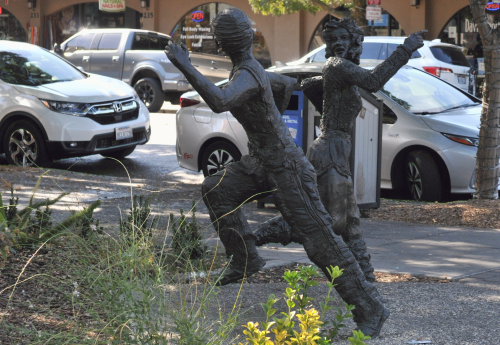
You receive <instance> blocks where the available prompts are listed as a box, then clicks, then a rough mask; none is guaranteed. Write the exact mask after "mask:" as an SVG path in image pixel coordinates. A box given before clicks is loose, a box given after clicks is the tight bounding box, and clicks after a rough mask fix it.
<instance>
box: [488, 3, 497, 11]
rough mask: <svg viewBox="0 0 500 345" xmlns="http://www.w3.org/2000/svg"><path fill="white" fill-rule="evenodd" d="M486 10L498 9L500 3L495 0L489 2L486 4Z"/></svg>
mask: <svg viewBox="0 0 500 345" xmlns="http://www.w3.org/2000/svg"><path fill="white" fill-rule="evenodd" d="M486 10H487V11H498V10H500V4H498V3H494V2H488V3H487V4H486Z"/></svg>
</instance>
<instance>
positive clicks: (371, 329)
mask: <svg viewBox="0 0 500 345" xmlns="http://www.w3.org/2000/svg"><path fill="white" fill-rule="evenodd" d="M390 314H391V312H390V311H389V309H387V308H385V307H384V306H383V305H381V304H380V305H379V307H378V310H377V312H376V313H375V314H372V315H371V316H370V318H369V319H367V320H365V321H363V322H359V323H357V325H358V327H357V328H356V329H357V330H360V331H361V332H363V334H364V335H369V336H370V337H372V339H373V338H376V337H378V335H379V334H380V330H381V329H382V326H383V324H384V322H385V320H387V318H388V317H389V315H390Z"/></svg>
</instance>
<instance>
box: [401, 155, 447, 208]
mask: <svg viewBox="0 0 500 345" xmlns="http://www.w3.org/2000/svg"><path fill="white" fill-rule="evenodd" d="M405 178H406V182H407V186H408V191H409V193H410V197H411V198H412V199H413V200H417V201H440V200H441V196H442V185H441V175H440V173H439V169H438V166H437V164H436V162H435V161H434V159H433V158H432V156H431V155H430V154H429V153H428V152H425V151H413V152H410V154H409V155H408V156H407V157H406V162H405Z"/></svg>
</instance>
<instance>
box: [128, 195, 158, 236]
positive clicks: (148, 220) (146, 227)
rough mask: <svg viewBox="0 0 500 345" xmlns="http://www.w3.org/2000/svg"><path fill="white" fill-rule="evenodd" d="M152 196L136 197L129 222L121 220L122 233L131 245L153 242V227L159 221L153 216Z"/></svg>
mask: <svg viewBox="0 0 500 345" xmlns="http://www.w3.org/2000/svg"><path fill="white" fill-rule="evenodd" d="M150 205H151V196H146V197H145V196H144V195H140V196H137V195H134V196H133V198H132V207H131V208H130V212H129V214H128V216H127V220H125V221H124V220H122V219H120V233H121V234H122V236H123V237H124V238H125V239H126V241H127V242H128V243H129V244H133V243H136V242H139V241H141V242H142V241H146V242H148V243H150V242H151V240H152V237H153V227H154V226H155V225H156V224H157V223H158V221H159V219H155V217H152V216H151V207H150Z"/></svg>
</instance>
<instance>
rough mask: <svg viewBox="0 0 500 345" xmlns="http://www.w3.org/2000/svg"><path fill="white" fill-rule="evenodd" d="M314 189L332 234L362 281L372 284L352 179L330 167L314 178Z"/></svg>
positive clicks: (372, 276)
mask: <svg viewBox="0 0 500 345" xmlns="http://www.w3.org/2000/svg"><path fill="white" fill-rule="evenodd" d="M318 190H319V191H320V197H321V201H322V202H323V205H324V206H325V208H326V209H327V211H328V213H330V215H331V216H332V218H333V220H334V224H333V230H334V232H335V234H337V235H341V236H342V239H343V240H344V242H345V243H346V244H347V246H348V247H349V249H350V250H351V252H352V253H353V254H354V257H355V258H356V260H357V261H358V264H359V266H360V267H361V270H362V271H363V273H364V274H365V277H366V280H368V281H369V282H374V281H375V275H374V274H373V266H372V264H371V263H370V254H368V249H367V247H366V242H365V240H364V238H363V231H362V229H361V226H360V220H359V218H360V214H359V210H358V206H357V204H356V198H355V196H354V184H353V182H352V178H351V177H350V176H349V177H345V176H343V175H341V174H339V173H338V172H337V170H336V169H335V168H333V167H332V168H331V169H329V170H328V171H327V172H326V173H325V174H323V175H322V176H321V177H319V178H318Z"/></svg>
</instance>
